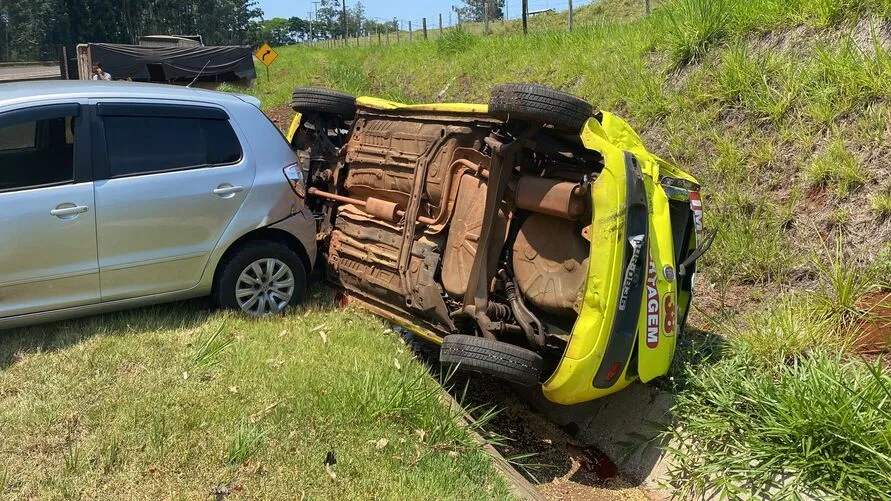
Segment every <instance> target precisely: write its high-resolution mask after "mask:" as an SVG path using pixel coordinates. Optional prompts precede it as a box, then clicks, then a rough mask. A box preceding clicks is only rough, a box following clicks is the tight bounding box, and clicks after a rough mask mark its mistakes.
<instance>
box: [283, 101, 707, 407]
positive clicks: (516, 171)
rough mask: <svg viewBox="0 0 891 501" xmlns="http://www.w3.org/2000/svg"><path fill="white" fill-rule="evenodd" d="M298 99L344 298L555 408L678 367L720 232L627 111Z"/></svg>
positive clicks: (579, 105)
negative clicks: (706, 221) (679, 346)
mask: <svg viewBox="0 0 891 501" xmlns="http://www.w3.org/2000/svg"><path fill="white" fill-rule="evenodd" d="M291 104H292V107H293V108H294V109H295V110H296V111H297V112H298V113H297V116H296V117H295V118H294V121H293V123H292V124H291V128H290V130H289V132H288V137H287V139H288V141H289V142H290V144H291V146H292V147H293V148H294V149H295V151H297V153H298V157H299V158H300V161H301V164H300V168H301V169H302V175H303V176H304V178H305V182H306V185H307V187H308V188H307V193H306V198H307V204H308V206H309V207H310V208H311V209H312V210H313V212H314V213H315V215H316V219H317V223H318V235H317V236H318V240H319V243H320V245H319V248H320V249H321V252H322V253H323V254H324V260H325V262H326V263H327V278H328V279H329V280H330V281H332V282H334V283H337V284H339V285H340V286H342V287H343V288H344V289H345V290H346V292H347V293H348V294H349V296H350V297H351V299H352V300H355V301H358V302H359V303H360V304H361V305H363V306H364V307H366V308H368V309H370V310H371V311H373V312H375V313H377V314H379V315H382V316H384V317H386V318H388V319H390V320H392V321H393V322H395V323H397V324H400V325H402V326H404V327H406V328H407V329H409V330H410V331H412V332H413V333H415V334H416V335H418V336H420V337H422V338H424V339H426V340H428V341H431V342H433V343H436V344H438V345H440V361H441V362H442V363H444V364H449V365H457V366H458V369H459V370H469V371H475V372H481V373H485V374H489V375H493V376H496V377H499V378H502V379H505V380H508V381H511V382H515V383H519V384H524V385H533V384H541V385H542V388H543V391H544V394H545V396H546V397H547V398H548V399H550V400H552V401H554V402H557V403H561V404H571V403H577V402H583V401H587V400H592V399H595V398H598V397H601V396H604V395H608V394H610V393H613V392H616V391H618V390H620V389H622V388H624V387H625V386H627V385H628V384H629V383H630V382H631V381H633V380H634V379H640V380H641V381H645V382H646V381H650V380H652V379H653V378H656V377H658V376H660V375H663V374H665V373H666V372H667V371H668V368H669V365H670V364H671V360H672V357H673V355H674V350H675V344H676V339H677V333H678V332H680V331H681V330H682V329H683V326H684V322H685V319H686V316H687V312H688V311H689V308H690V302H691V298H692V291H693V274H694V272H695V269H696V268H695V267H696V259H697V258H698V257H699V256H700V255H701V254H702V253H703V252H704V251H705V250H706V249H707V248H708V246H709V245H710V244H711V240H712V238H703V232H702V202H701V198H700V196H699V184H698V182H697V181H696V179H694V178H693V177H692V176H690V175H689V174H687V173H685V172H683V171H682V170H680V169H679V168H677V167H675V166H673V165H671V164H669V163H667V162H665V161H664V160H662V159H660V158H658V157H656V156H655V155H652V154H651V153H649V152H647V150H646V149H645V148H644V146H643V144H642V142H641V140H640V137H639V136H638V135H637V134H636V133H635V132H634V130H632V129H631V127H629V126H628V124H627V123H625V122H624V121H622V120H621V119H620V118H618V117H616V116H615V115H612V114H610V113H607V112H595V110H594V109H593V108H592V107H591V105H590V104H588V103H586V102H585V101H583V100H581V99H579V98H576V97H574V96H572V95H569V94H566V93H563V92H560V91H557V90H553V89H549V88H546V87H541V86H538V85H532V84H505V85H501V86H498V87H496V88H494V89H493V90H492V93H491V96H490V101H489V104H488V105H484V104H441V103H440V104H427V105H403V104H399V103H394V102H390V101H385V100H381V99H375V98H367V97H361V98H358V99H356V98H353V97H352V96H349V95H347V94H343V93H340V92H337V91H331V90H327V89H319V88H301V89H297V90H296V91H295V92H294V95H293V100H292V103H291Z"/></svg>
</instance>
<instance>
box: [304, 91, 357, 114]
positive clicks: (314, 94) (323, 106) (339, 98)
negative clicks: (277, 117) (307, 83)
mask: <svg viewBox="0 0 891 501" xmlns="http://www.w3.org/2000/svg"><path fill="white" fill-rule="evenodd" d="M291 108H292V109H293V110H294V111H296V112H299V113H321V114H328V115H338V116H340V117H342V118H344V119H345V120H352V119H353V117H354V116H355V115H356V98H355V97H354V96H351V95H349V94H347V93H345V92H340V91H336V90H331V89H323V88H320V87H300V88H298V89H296V90H294V93H293V94H292V95H291Z"/></svg>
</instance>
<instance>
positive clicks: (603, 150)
mask: <svg viewBox="0 0 891 501" xmlns="http://www.w3.org/2000/svg"><path fill="white" fill-rule="evenodd" d="M581 137H582V142H583V144H584V145H585V147H586V148H588V149H591V150H595V151H598V152H600V154H602V155H603V159H604V168H603V171H602V172H601V173H600V175H599V176H598V177H597V180H596V181H595V182H594V183H593V184H592V186H591V201H592V204H593V206H594V215H593V219H592V221H591V232H590V235H591V256H590V259H589V264H588V276H587V282H586V285H585V294H584V300H583V301H582V305H581V309H580V312H579V317H578V319H577V320H576V322H575V325H574V326H573V328H572V335H571V336H570V339H569V344H568V345H567V347H566V352H565V353H564V355H563V358H562V359H561V360H560V363H559V365H558V366H557V369H556V370H555V371H554V373H553V374H552V375H551V377H550V378H549V379H548V380H547V381H546V382H545V383H544V384H543V386H542V389H543V391H544V395H545V397H546V398H547V399H548V400H551V401H552V402H556V403H560V404H574V403H579V402H585V401H588V400H594V399H595V398H599V397H602V396H605V395H609V394H610V393H614V392H616V391H619V390H620V389H622V388H624V387H626V386H628V384H630V382H631V380H630V379H629V378H627V377H626V371H627V369H628V367H627V364H626V366H625V367H622V368H621V371H622V373H621V374H620V375H619V377H618V378H617V379H616V383H615V384H614V385H613V386H612V387H610V388H608V389H601V388H595V387H594V385H593V384H592V380H593V378H594V374H595V373H596V372H597V370H598V369H599V368H600V364H601V362H602V360H603V356H604V353H605V349H606V345H607V343H608V342H609V338H610V334H611V332H612V328H613V321H614V319H615V317H616V311H617V308H618V306H617V305H618V298H619V294H620V287H621V283H622V267H623V262H622V260H623V257H624V256H623V253H622V250H623V249H624V241H625V218H626V216H625V207H626V184H627V179H626V174H625V172H626V168H625V158H624V153H623V151H622V149H621V148H619V147H617V146H615V145H614V144H612V143H611V142H610V138H609V136H608V134H607V133H606V131H605V130H604V128H603V127H602V126H601V124H600V122H598V121H597V120H596V119H594V118H591V119H589V120H588V122H587V123H586V124H585V126H584V128H583V129H582V134H581Z"/></svg>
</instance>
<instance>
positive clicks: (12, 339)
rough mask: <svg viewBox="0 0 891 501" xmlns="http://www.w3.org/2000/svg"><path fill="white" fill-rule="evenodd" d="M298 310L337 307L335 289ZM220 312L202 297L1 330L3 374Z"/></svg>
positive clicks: (319, 288)
mask: <svg viewBox="0 0 891 501" xmlns="http://www.w3.org/2000/svg"><path fill="white" fill-rule="evenodd" d="M299 308H317V309H334V308H337V304H336V301H335V294H334V291H333V289H331V288H330V287H327V286H325V285H323V284H315V285H312V286H311V287H310V289H309V291H308V293H307V300H306V302H305V303H304V304H303V305H301V306H299ZM218 312H219V309H218V308H217V306H216V305H215V304H214V302H213V301H212V300H211V299H210V298H199V299H192V300H188V301H180V302H175V303H164V304H159V305H154V306H147V307H143V308H133V309H129V310H122V311H118V312H114V313H105V314H101V315H93V316H88V317H82V318H76V319H72V320H63V321H60V322H52V323H46V324H39V325H34V326H30V327H21V328H17V329H10V330H5V331H0V371H2V370H4V369H6V368H7V367H9V366H11V365H13V364H14V363H15V362H16V360H18V359H19V358H21V357H23V356H25V355H28V354H30V353H40V352H47V351H54V350H63V349H65V348H68V347H70V346H73V345H76V344H79V343H81V342H84V341H86V340H87V339H90V338H92V337H95V336H127V335H130V336H136V335H139V333H141V332H150V331H159V330H162V331H163V330H188V329H192V328H196V327H199V326H201V325H203V324H204V323H206V322H207V321H208V320H209V319H210V318H211V317H212V316H213V315H215V314H217V313H218Z"/></svg>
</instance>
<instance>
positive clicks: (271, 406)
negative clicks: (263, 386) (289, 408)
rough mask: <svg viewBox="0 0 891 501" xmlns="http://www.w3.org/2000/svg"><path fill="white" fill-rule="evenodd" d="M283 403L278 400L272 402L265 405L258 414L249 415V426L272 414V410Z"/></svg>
mask: <svg viewBox="0 0 891 501" xmlns="http://www.w3.org/2000/svg"><path fill="white" fill-rule="evenodd" d="M283 401H284V400H278V401H276V402H273V403H271V404H269V405H267V406H266V407H264V408H263V410H261V411H260V412H256V413H254V414H252V415H251V424H255V423H256V422H257V421H259V420H261V419H263V418H265V417H266V416H268V415H269V413H270V412H272V410H273V409H275V408H276V407H278V405H279V404H281V403H282V402H283Z"/></svg>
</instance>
